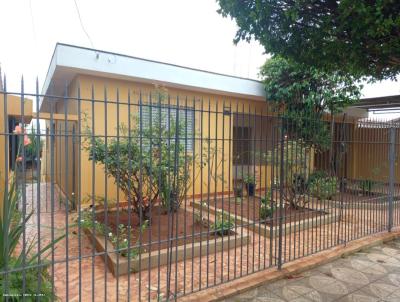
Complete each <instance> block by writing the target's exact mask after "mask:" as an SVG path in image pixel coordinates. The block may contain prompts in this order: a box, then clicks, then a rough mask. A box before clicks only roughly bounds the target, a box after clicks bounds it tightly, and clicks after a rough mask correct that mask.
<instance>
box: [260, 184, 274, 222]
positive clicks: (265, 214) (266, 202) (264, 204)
mask: <svg viewBox="0 0 400 302" xmlns="http://www.w3.org/2000/svg"><path fill="white" fill-rule="evenodd" d="M271 197H272V192H271V191H269V192H268V193H267V195H266V197H263V198H261V207H260V219H264V220H265V219H267V218H272V215H273V213H274V210H275V209H274V204H273V203H272V198H271Z"/></svg>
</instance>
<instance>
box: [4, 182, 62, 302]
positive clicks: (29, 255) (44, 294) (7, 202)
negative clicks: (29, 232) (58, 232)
mask: <svg viewBox="0 0 400 302" xmlns="http://www.w3.org/2000/svg"><path fill="white" fill-rule="evenodd" d="M6 186H7V187H8V192H7V194H4V196H3V210H2V215H0V235H1V236H0V271H1V272H5V271H8V270H17V272H13V273H8V274H7V275H6V274H1V275H0V295H1V296H2V297H4V296H5V295H6V294H13V295H15V297H10V299H9V300H10V301H19V300H20V298H21V297H22V296H21V293H22V280H23V276H24V274H25V294H27V295H31V296H32V297H34V295H36V294H39V295H40V296H41V297H40V300H41V301H54V300H56V299H57V297H56V296H55V295H53V294H52V291H51V287H52V286H51V280H50V278H49V275H48V273H47V271H46V269H47V268H46V266H42V264H43V262H44V263H46V258H47V256H48V254H46V252H47V251H48V250H50V249H52V248H54V246H55V244H56V243H57V242H59V241H60V240H61V239H63V238H64V236H60V237H58V238H56V239H54V241H52V242H50V243H49V244H47V245H46V246H44V247H43V248H41V249H40V250H39V251H36V244H35V240H34V239H32V240H30V241H28V242H27V244H26V249H25V250H24V249H20V250H19V251H18V249H17V246H18V244H19V243H20V239H21V236H22V234H23V233H24V231H25V229H24V228H25V226H26V225H27V224H28V222H29V220H30V219H31V217H32V214H33V213H29V214H27V215H26V216H23V215H21V213H20V212H19V211H18V210H17V203H18V201H19V199H20V192H19V190H18V187H17V184H16V180H15V176H14V174H12V175H11V178H10V184H5V187H6ZM39 259H40V262H39ZM35 265H39V266H38V267H35ZM26 267H29V268H28V269H25V268H26ZM18 269H20V271H18ZM24 272H25V273H24ZM6 276H7V277H6ZM38 280H40V282H41V287H40V289H39V287H38ZM6 288H8V291H7V292H6ZM33 300H36V299H33Z"/></svg>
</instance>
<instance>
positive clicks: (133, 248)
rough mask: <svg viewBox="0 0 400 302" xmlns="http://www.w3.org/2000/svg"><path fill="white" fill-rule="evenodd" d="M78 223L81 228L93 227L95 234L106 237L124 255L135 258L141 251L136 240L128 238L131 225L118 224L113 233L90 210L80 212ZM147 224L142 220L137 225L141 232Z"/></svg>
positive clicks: (90, 228)
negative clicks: (139, 224)
mask: <svg viewBox="0 0 400 302" xmlns="http://www.w3.org/2000/svg"><path fill="white" fill-rule="evenodd" d="M80 225H81V227H82V228H87V229H88V230H90V231H92V230H93V229H94V230H95V232H96V233H97V234H101V235H103V236H105V237H108V239H109V240H110V241H111V243H112V244H113V247H114V248H115V249H116V250H117V251H119V252H120V253H121V255H122V256H124V257H128V256H129V257H131V258H136V257H137V256H138V255H139V254H140V252H141V250H140V247H139V244H138V242H132V241H130V240H129V239H128V238H129V236H130V235H131V232H132V230H131V227H129V226H126V225H124V224H119V225H118V231H117V232H116V233H115V232H113V231H112V230H111V229H110V228H109V227H108V226H107V225H105V224H104V223H101V222H98V221H97V220H96V219H95V218H94V217H93V212H91V211H82V212H81V221H80ZM148 226H149V223H148V221H147V220H146V221H144V222H143V223H142V225H141V226H139V231H140V233H143V232H144V231H145V230H146V229H147V228H148ZM129 243H130V245H129ZM129 246H130V248H129ZM128 254H129V255H128Z"/></svg>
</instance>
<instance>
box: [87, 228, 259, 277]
mask: <svg viewBox="0 0 400 302" xmlns="http://www.w3.org/2000/svg"><path fill="white" fill-rule="evenodd" d="M83 231H84V232H85V234H86V235H87V236H88V238H89V240H90V241H91V242H92V243H94V244H95V247H96V251H97V252H99V253H104V255H103V256H104V257H107V264H108V268H109V269H110V271H111V273H112V274H113V275H114V277H117V271H118V273H119V275H120V276H121V275H126V274H128V273H129V271H130V272H133V273H135V272H138V271H139V267H140V270H144V269H148V268H150V269H151V268H154V267H157V266H158V265H160V266H161V265H165V264H167V261H168V249H162V250H160V253H159V252H158V251H152V252H151V253H150V255H149V252H145V253H142V255H141V258H140V261H139V257H137V258H135V259H131V260H130V264H129V267H128V258H127V257H123V256H119V257H117V252H116V251H115V250H114V247H113V244H112V242H111V241H109V240H107V239H106V238H105V237H104V236H103V235H97V234H96V235H94V234H93V233H92V230H89V229H88V228H85V229H83ZM106 240H107V251H106V245H105V241H106ZM250 242H251V237H250V235H249V234H243V235H241V232H240V228H236V232H234V234H231V235H226V236H223V237H220V238H217V239H216V240H215V239H212V240H208V241H207V240H203V241H201V242H195V243H194V244H192V243H187V244H185V245H179V246H178V247H177V248H176V247H175V246H174V247H173V248H172V262H173V263H175V260H177V261H178V262H179V261H182V260H188V259H192V258H195V257H199V256H200V248H201V254H202V255H205V254H206V253H207V251H208V253H209V254H213V253H216V252H221V251H226V250H228V249H231V248H235V247H240V246H241V245H246V244H248V243H250ZM185 246H186V249H185ZM185 250H186V252H185ZM159 257H160V258H159ZM184 257H185V258H184ZM117 258H119V259H118V260H119V261H117ZM149 258H150V266H149ZM158 261H160V262H158ZM117 262H118V263H117ZM139 264H140V265H139ZM129 268H130V270H129Z"/></svg>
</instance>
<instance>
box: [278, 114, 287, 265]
mask: <svg viewBox="0 0 400 302" xmlns="http://www.w3.org/2000/svg"><path fill="white" fill-rule="evenodd" d="M281 122H282V124H281V135H280V136H281V137H280V169H279V230H278V232H279V240H278V269H279V270H280V269H281V268H282V244H283V242H282V227H283V225H282V224H283V193H284V192H283V190H284V188H283V186H284V175H283V174H284V170H285V168H284V159H283V157H284V145H285V133H284V132H285V130H284V122H285V120H284V118H283V117H282V119H281Z"/></svg>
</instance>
